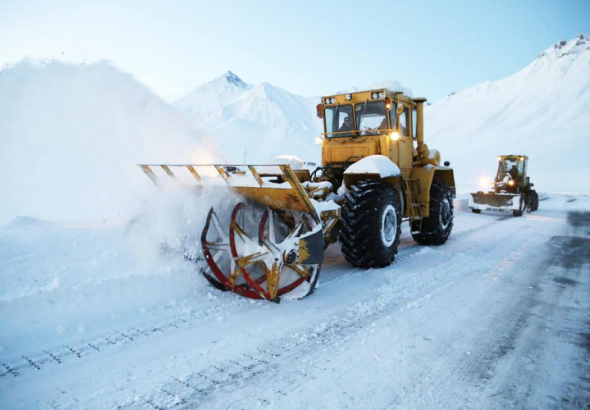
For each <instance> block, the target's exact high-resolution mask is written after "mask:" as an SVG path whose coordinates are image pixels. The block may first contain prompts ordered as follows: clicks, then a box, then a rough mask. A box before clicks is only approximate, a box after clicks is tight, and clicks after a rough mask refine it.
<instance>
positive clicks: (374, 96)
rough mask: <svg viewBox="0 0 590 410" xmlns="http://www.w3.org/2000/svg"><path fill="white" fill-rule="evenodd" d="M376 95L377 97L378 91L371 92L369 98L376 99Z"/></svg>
mask: <svg viewBox="0 0 590 410" xmlns="http://www.w3.org/2000/svg"><path fill="white" fill-rule="evenodd" d="M377 97H379V94H378V93H371V98H372V99H376V98H377Z"/></svg>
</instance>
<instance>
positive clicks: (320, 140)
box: [315, 136, 324, 147]
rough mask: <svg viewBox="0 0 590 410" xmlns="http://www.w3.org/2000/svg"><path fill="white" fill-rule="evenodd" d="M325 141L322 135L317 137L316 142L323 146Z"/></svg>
mask: <svg viewBox="0 0 590 410" xmlns="http://www.w3.org/2000/svg"><path fill="white" fill-rule="evenodd" d="M323 142H324V138H323V137H321V136H317V137H315V143H316V144H317V145H319V146H320V147H321V146H322V143H323Z"/></svg>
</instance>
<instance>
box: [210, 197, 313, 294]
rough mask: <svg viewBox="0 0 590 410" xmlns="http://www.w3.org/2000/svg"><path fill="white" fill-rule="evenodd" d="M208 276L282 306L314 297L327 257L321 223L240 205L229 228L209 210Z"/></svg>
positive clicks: (303, 216)
mask: <svg viewBox="0 0 590 410" xmlns="http://www.w3.org/2000/svg"><path fill="white" fill-rule="evenodd" d="M201 244H202V247H203V254H204V256H205V261H206V262H207V266H205V267H204V268H203V269H202V273H203V276H205V278H207V280H208V281H209V282H210V283H211V284H212V285H213V286H215V287H216V288H218V289H220V290H224V291H227V290H231V291H233V292H235V293H237V294H239V295H241V296H245V297H248V298H252V299H266V300H271V301H275V302H278V301H279V300H280V298H282V297H286V298H290V299H301V298H304V297H305V296H308V295H310V294H311V293H313V291H314V289H315V287H316V285H317V282H318V278H319V273H320V267H321V261H322V259H323V235H322V230H321V225H319V224H316V223H315V222H314V221H312V220H311V218H309V217H308V216H307V215H306V214H298V213H295V212H280V213H279V212H276V211H273V210H272V209H270V208H267V209H265V210H264V211H263V212H262V213H261V211H260V210H259V209H255V208H252V207H249V206H247V205H245V204H243V203H239V204H238V205H236V207H235V208H234V210H233V212H232V215H231V221H230V224H229V229H228V231H227V234H226V232H225V231H224V230H223V229H222V228H221V224H220V223H219V219H218V218H217V215H216V214H215V212H214V210H213V209H211V210H210V211H209V215H208V217H207V222H206V224H205V228H204V229H203V233H202V234H201Z"/></svg>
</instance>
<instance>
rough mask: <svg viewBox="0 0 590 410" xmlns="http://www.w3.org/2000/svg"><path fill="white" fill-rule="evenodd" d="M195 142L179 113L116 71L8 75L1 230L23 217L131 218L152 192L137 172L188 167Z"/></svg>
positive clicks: (29, 66) (27, 66)
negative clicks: (150, 165)
mask: <svg viewBox="0 0 590 410" xmlns="http://www.w3.org/2000/svg"><path fill="white" fill-rule="evenodd" d="M193 136H194V135H193V133H192V132H191V130H190V127H189V126H188V125H187V124H186V123H185V122H183V119H182V115H180V114H179V113H178V112H177V111H176V110H175V109H174V108H172V107H171V106H169V105H167V104H166V103H164V102H163V101H162V100H161V99H160V98H159V97H157V96H156V95H154V94H153V93H152V92H151V91H150V90H149V89H148V88H146V87H145V86H144V85H142V84H140V83H139V82H137V81H136V80H135V79H134V78H133V77H132V76H131V75H129V74H124V73H121V72H120V71H118V70H117V69H116V68H114V67H113V66H112V65H110V64H109V63H107V62H98V63H96V64H92V65H71V64H65V63H60V62H55V61H51V62H46V63H39V62H33V61H28V60H25V61H22V62H20V63H18V64H16V65H14V66H11V67H7V68H5V69H3V70H2V71H1V72H0V175H2V178H0V197H2V205H1V206H0V224H1V223H5V222H7V221H8V220H9V219H11V218H13V217H14V216H16V215H29V216H33V217H37V218H41V219H50V220H56V219H57V220H64V219H68V220H71V219H86V218H110V217H124V216H127V215H129V214H130V213H131V212H132V211H133V210H134V208H135V207H136V202H137V199H138V198H140V197H141V196H142V195H143V192H144V190H146V189H152V187H151V186H150V182H149V180H148V179H147V178H146V177H145V175H143V173H142V172H141V170H139V169H138V168H137V167H136V165H135V164H137V163H145V162H160V161H161V162H172V163H178V162H183V161H187V162H188V161H189V160H190V159H191V155H192V154H193V152H194V151H195V150H196V149H197V143H196V141H195V139H194V138H193ZM201 152H202V150H201Z"/></svg>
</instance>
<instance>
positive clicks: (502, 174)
mask: <svg viewBox="0 0 590 410" xmlns="http://www.w3.org/2000/svg"><path fill="white" fill-rule="evenodd" d="M527 161H528V157H527V156H526V155H501V156H499V157H498V173H497V174H496V181H495V182H496V183H495V186H496V191H507V192H518V191H520V190H522V189H524V188H525V186H526V185H527V183H528V179H527V177H526V166H527Z"/></svg>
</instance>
